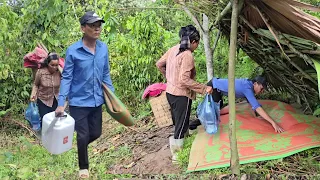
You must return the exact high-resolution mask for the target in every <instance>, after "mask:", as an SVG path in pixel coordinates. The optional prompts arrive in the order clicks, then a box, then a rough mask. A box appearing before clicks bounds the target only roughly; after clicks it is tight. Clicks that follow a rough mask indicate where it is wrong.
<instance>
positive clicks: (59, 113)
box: [55, 106, 64, 117]
mask: <svg viewBox="0 0 320 180" xmlns="http://www.w3.org/2000/svg"><path fill="white" fill-rule="evenodd" d="M55 114H56V117H60V116H63V115H64V107H63V106H58V107H57V109H56V111H55Z"/></svg>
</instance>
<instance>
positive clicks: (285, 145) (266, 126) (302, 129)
mask: <svg viewBox="0 0 320 180" xmlns="http://www.w3.org/2000/svg"><path fill="white" fill-rule="evenodd" d="M259 102H260V103H261V104H262V106H263V108H264V109H265V111H266V112H267V113H268V114H269V115H270V116H271V117H272V118H273V119H274V120H275V121H276V122H277V123H278V124H279V125H280V126H281V127H282V128H283V129H284V130H285V132H283V133H275V131H274V129H273V127H272V126H271V125H270V123H269V122H267V121H266V120H263V119H261V118H258V117H254V116H253V113H252V110H251V106H250V105H249V104H248V103H240V104H236V135H237V143H238V152H239V159H240V164H245V163H250V162H258V161H265V160H272V159H278V158H283V157H287V156H290V155H292V154H294V153H298V152H300V151H303V150H306V149H310V148H313V147H319V146H320V118H317V117H314V116H310V115H303V114H301V113H298V112H297V111H296V110H295V109H294V108H293V107H292V106H290V105H288V104H286V103H282V102H278V101H271V100H261V101H259ZM228 121H229V116H228V115H222V116H221V123H220V127H219V131H218V132H217V133H216V134H214V135H209V134H207V133H206V132H205V131H204V129H203V127H202V126H201V127H198V128H199V130H198V134H197V135H196V138H195V140H194V142H193V144H192V147H191V152H190V158H189V166H188V171H189V172H191V171H201V170H207V169H213V168H220V167H228V166H230V141H229V135H228V130H229V127H228V125H229V124H228Z"/></svg>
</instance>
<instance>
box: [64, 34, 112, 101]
mask: <svg viewBox="0 0 320 180" xmlns="http://www.w3.org/2000/svg"><path fill="white" fill-rule="evenodd" d="M102 83H105V84H106V85H107V86H108V87H109V88H110V89H111V90H112V91H114V87H113V85H112V81H111V78H110V69H109V57H108V47H107V45H106V44H105V43H103V42H101V41H99V40H97V42H96V53H95V54H92V53H91V52H90V51H89V49H88V48H87V47H85V46H84V45H83V42H82V39H81V40H79V41H78V42H76V43H74V44H72V45H71V46H70V47H69V48H68V49H67V54H66V60H65V66H64V69H63V72H62V80H61V84H60V93H59V99H58V105H59V106H63V105H64V103H65V100H66V97H68V99H69V105H70V106H79V107H97V106H100V105H101V104H103V103H104V98H103V91H102Z"/></svg>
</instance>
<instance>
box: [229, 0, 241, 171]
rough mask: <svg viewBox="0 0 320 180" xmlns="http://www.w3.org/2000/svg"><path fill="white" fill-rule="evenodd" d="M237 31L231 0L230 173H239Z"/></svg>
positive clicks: (235, 0) (235, 4)
mask: <svg viewBox="0 0 320 180" xmlns="http://www.w3.org/2000/svg"><path fill="white" fill-rule="evenodd" d="M237 33H238V0H234V1H233V5H232V17H231V32H230V50H229V69H228V79H229V84H228V86H229V88H228V89H229V91H228V100H229V139H230V147H231V159H230V167H231V172H232V174H235V175H240V169H239V167H240V165H239V155H238V147H237V137H236V129H235V128H236V124H235V123H236V122H235V118H236V107H235V85H234V82H235V59H236V52H237Z"/></svg>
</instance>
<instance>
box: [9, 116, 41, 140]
mask: <svg viewBox="0 0 320 180" xmlns="http://www.w3.org/2000/svg"><path fill="white" fill-rule="evenodd" d="M4 120H5V121H6V122H7V123H12V122H13V123H14V124H16V125H19V126H20V127H22V128H24V129H26V130H28V131H29V132H30V133H31V134H32V135H34V136H35V137H37V135H36V134H35V133H34V131H33V130H31V129H30V128H29V127H28V126H26V125H25V124H23V123H22V122H19V121H17V120H14V119H10V120H9V119H5V118H4Z"/></svg>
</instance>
